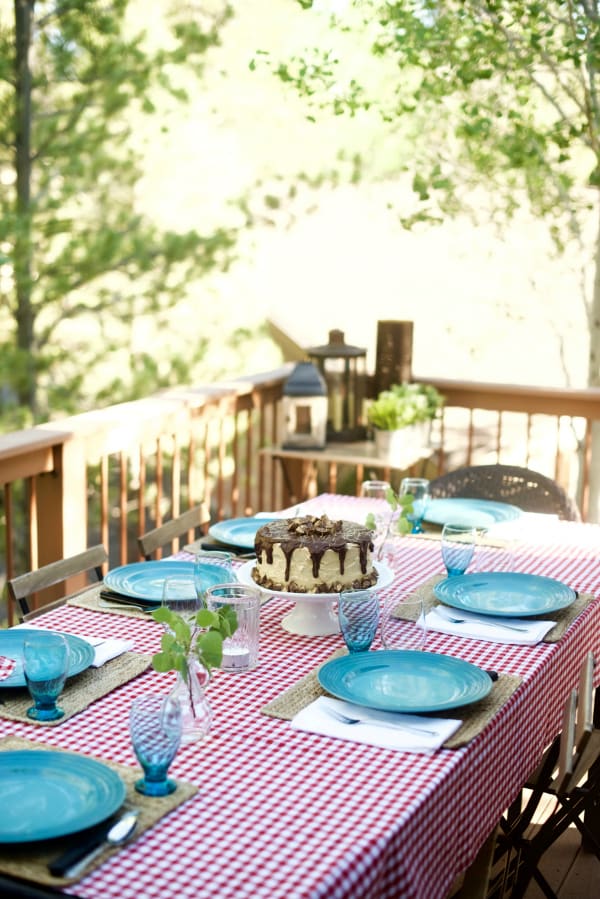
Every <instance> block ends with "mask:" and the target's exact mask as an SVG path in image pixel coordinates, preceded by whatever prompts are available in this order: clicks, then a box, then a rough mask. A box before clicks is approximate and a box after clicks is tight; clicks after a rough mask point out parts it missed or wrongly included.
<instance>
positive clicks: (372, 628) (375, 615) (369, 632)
mask: <svg viewBox="0 0 600 899" xmlns="http://www.w3.org/2000/svg"><path fill="white" fill-rule="evenodd" d="M338 619H339V622H340V630H341V632H342V637H343V638H344V643H345V644H346V646H347V647H348V651H349V652H365V651H366V650H367V649H370V647H371V643H372V642H373V640H374V639H375V634H376V633H377V626H378V624H379V595H378V593H377V591H376V590H348V591H346V592H342V593H340V595H339V598H338Z"/></svg>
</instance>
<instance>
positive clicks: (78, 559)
mask: <svg viewBox="0 0 600 899" xmlns="http://www.w3.org/2000/svg"><path fill="white" fill-rule="evenodd" d="M107 561H108V555H107V552H106V550H105V548H104V546H103V545H102V544H101V543H99V544H98V545H97V546H92V547H91V548H90V549H85V550H84V551H83V552H80V553H77V554H76V555H74V556H69V558H67V559H60V560H59V561H58V562H50V563H49V564H48V565H43V566H42V567H41V568H38V569H36V570H35V571H28V572H27V573H26V574H20V575H18V577H14V578H11V579H10V580H9V581H7V587H8V595H9V596H10V597H11V598H12V600H13V602H14V604H15V608H16V610H17V614H18V616H19V620H20V621H28V620H29V619H31V618H34V617H36V616H37V615H41V614H42V613H43V612H47V611H48V610H49V609H50V608H53V607H55V606H58V605H61V604H62V603H63V602H64V601H65V600H64V598H63V599H58V600H55V601H54V602H49V603H46V604H45V605H43V606H40V607H37V608H32V607H31V606H30V604H29V600H30V598H31V596H32V594H34V593H37V592H38V591H40V590H45V589H46V587H53V586H54V585H55V584H60V583H61V582H62V581H65V580H67V578H70V577H73V576H74V575H77V574H87V573H88V572H90V571H93V572H94V573H95V575H96V577H97V579H98V580H99V581H101V580H102V578H103V576H104V575H103V571H102V566H103V565H104V563H105V562H107Z"/></svg>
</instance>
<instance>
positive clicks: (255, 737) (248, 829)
mask: <svg viewBox="0 0 600 899" xmlns="http://www.w3.org/2000/svg"><path fill="white" fill-rule="evenodd" d="M364 502H365V501H363V500H360V499H357V498H354V497H347V496H333V495H324V496H320V497H317V498H315V499H314V500H310V501H308V502H306V503H304V504H303V506H302V510H303V512H304V511H306V512H310V513H313V514H320V513H321V512H323V511H327V512H328V513H329V514H330V516H331V517H337V518H352V519H355V520H359V521H363V520H364V515H365V506H364ZM599 549H600V527H598V526H595V525H582V524H572V523H566V522H560V523H557V524H556V526H555V527H554V528H553V529H551V531H550V532H549V536H548V539H547V540H546V542H539V541H537V540H533V541H532V542H531V543H527V544H524V543H521V544H519V546H518V549H517V556H516V558H515V562H516V566H517V567H518V570H522V571H529V572H531V573H535V574H545V575H549V576H551V577H556V578H559V579H560V580H562V581H565V582H567V583H569V584H570V585H571V586H572V587H574V588H575V589H577V590H579V591H585V592H591V593H592V594H594V596H597V595H598V593H599V590H600V553H599ZM180 557H182V558H185V554H180ZM394 567H395V570H396V577H395V580H394V582H393V584H391V585H390V586H389V587H388V588H387V590H386V591H383V592H385V593H388V592H390V591H394V590H398V589H406V588H411V587H415V586H418V585H419V584H420V583H423V581H425V580H427V579H428V578H429V577H431V576H432V575H433V574H436V573H442V572H443V567H442V564H441V555H440V545H439V541H436V540H427V539H419V538H416V539H415V538H410V537H409V538H405V539H402V540H399V541H398V547H397V550H396V552H395V558H394ZM289 609H290V602H289V601H288V600H284V599H282V598H278V597H275V598H274V599H271V600H270V601H269V602H268V603H267V604H266V605H265V606H264V609H263V610H262V612H261V640H260V665H259V667H258V669H256V670H255V671H254V672H251V673H247V674H237V675H236V674H226V673H223V672H216V673H215V676H214V678H213V681H212V683H211V686H210V689H209V698H210V701H211V704H212V707H213V711H214V724H213V729H212V733H211V734H210V736H209V737H208V739H207V740H205V741H204V742H202V743H199V744H194V745H192V746H187V747H184V748H182V749H181V750H180V751H179V753H178V755H177V757H176V759H175V762H174V763H173V767H172V773H173V775H174V776H176V777H179V778H182V779H186V780H189V781H193V782H194V783H196V784H198V786H199V788H200V789H199V793H198V794H197V796H195V797H194V798H192V799H191V800H189V801H187V802H186V803H184V804H183V805H182V806H181V807H180V808H178V809H176V810H175V811H173V812H172V813H170V814H169V815H168V816H167V817H165V818H163V819H162V821H161V822H160V823H159V824H157V825H156V826H155V827H154V828H152V829H151V830H150V831H148V832H147V833H145V834H143V835H142V836H140V837H139V838H138V839H137V840H135V841H134V842H133V843H132V844H131V845H130V846H127V847H125V848H124V849H123V850H122V851H121V852H119V853H118V854H117V855H115V856H114V857H113V858H111V859H110V860H108V861H107V862H106V863H105V864H103V865H102V866H101V867H99V868H97V869H96V870H95V871H93V872H92V873H90V874H89V875H88V876H87V877H85V878H84V879H83V880H82V881H80V882H79V883H78V884H76V886H75V887H71V889H70V890H69V892H71V893H76V894H77V895H78V896H81V897H90V899H91V897H103V899H105V897H115V899H117V897H118V899H151V897H156V899H185V897H189V899H278V897H279V899H321V897H322V899H325V897H326V899H362V897H370V899H396V897H402V899H404V897H406V899H442V897H444V896H445V895H446V894H447V892H448V889H449V887H450V885H451V884H452V882H453V880H454V878H455V876H456V875H457V874H458V873H459V872H460V871H461V870H464V869H465V868H466V867H467V866H468V864H469V863H470V862H471V861H472V860H473V858H474V857H475V855H476V853H477V850H478V849H479V847H480V845H481V844H482V842H483V840H484V839H485V837H486V835H487V834H488V832H489V831H490V829H491V828H492V827H493V825H494V824H495V822H496V821H497V819H498V818H499V816H500V814H501V813H502V812H503V811H504V809H505V808H506V806H507V805H508V804H509V803H510V802H511V800H512V799H513V798H514V796H515V795H516V793H517V792H518V790H519V788H520V786H521V785H522V784H523V782H524V781H525V779H526V777H527V775H528V774H529V773H530V771H531V769H532V768H533V767H534V765H535V763H536V761H537V759H538V758H539V755H540V754H541V752H542V750H543V748H544V747H545V745H546V744H547V743H548V742H549V741H550V739H551V738H552V737H553V736H554V734H555V733H556V732H557V730H558V729H559V726H560V716H561V712H562V706H563V703H564V700H565V698H566V695H567V693H568V691H569V690H570V689H571V688H572V687H573V686H574V685H575V684H576V682H577V674H578V669H579V666H580V663H581V661H582V659H583V657H584V655H585V653H586V652H587V651H588V650H590V649H592V650H594V652H595V653H596V654H598V656H599V657H600V602H599V601H598V600H596V601H594V602H593V603H592V604H591V605H590V606H589V607H588V608H587V609H586V610H585V611H584V612H583V613H582V614H581V615H580V616H579V618H578V619H577V620H576V622H575V623H574V624H573V625H572V626H571V627H570V629H569V630H568V632H567V633H566V635H565V636H564V637H563V638H562V639H561V641H560V642H559V643H556V644H540V645H539V646H536V647H523V646H513V645H500V644H493V643H487V642H480V641H476V640H463V639H458V638H456V637H450V636H447V635H443V634H429V635H428V640H427V650H429V651H433V652H445V653H449V654H452V655H457V656H460V657H462V658H464V659H466V660H468V661H471V662H474V663H476V664H478V665H480V666H481V667H483V668H493V669H496V670H497V671H500V672H504V673H507V674H518V675H520V676H521V677H522V678H523V682H522V684H521V686H520V687H519V689H518V690H517V691H516V692H515V693H514V694H513V696H512V697H511V699H510V700H509V702H508V703H507V704H506V706H504V707H503V708H502V709H501V711H500V712H499V713H498V714H497V716H496V717H495V718H494V720H493V721H492V722H491V723H490V725H489V726H488V727H487V728H486V729H485V730H484V731H483V732H482V733H481V734H480V735H479V736H478V737H477V738H476V739H474V740H473V741H471V743H469V744H468V745H467V746H466V747H464V748H462V749H460V750H442V751H439V752H437V753H435V754H433V755H425V754H422V755H420V754H409V753H404V752H395V751H391V750H384V749H379V748H375V747H370V746H365V745H361V744H358V743H353V742H349V741H345V740H335V739H330V738H327V737H322V736H318V735H311V734H305V733H300V732H296V731H292V730H291V729H290V727H289V724H288V723H287V722H285V721H283V720H280V719H276V718H271V717H268V716H266V715H262V714H261V713H260V709H261V707H262V706H264V705H265V704H266V703H267V702H269V701H270V700H271V699H273V698H275V697H276V696H277V695H279V694H280V693H281V692H282V691H283V690H284V689H285V688H287V687H289V686H291V685H292V684H294V683H295V682H297V681H298V680H299V679H300V678H301V677H302V676H303V675H305V674H306V673H308V672H309V671H311V670H312V669H314V668H315V666H316V665H318V664H319V663H320V662H322V661H323V660H324V659H326V658H327V657H328V656H329V655H330V654H331V653H332V652H333V651H334V650H336V649H338V648H339V647H340V646H341V645H342V639H341V637H340V636H339V635H334V636H328V637H301V636H297V635H293V634H290V633H288V632H286V631H285V630H284V629H283V628H282V627H281V619H282V617H283V615H284V614H285V613H286V612H287V611H288V610H289ZM36 623H37V622H36ZM39 623H40V624H44V625H48V626H51V627H53V628H62V629H64V630H68V631H70V632H72V633H79V634H82V635H86V636H87V635H94V636H114V637H129V638H132V639H133V640H134V641H135V648H136V650H139V651H142V652H153V651H156V650H157V649H158V646H159V641H160V634H161V629H160V627H159V625H157V624H156V623H155V622H153V621H151V620H138V619H134V618H126V617H124V616H120V615H109V614H98V613H94V612H91V611H87V610H84V609H80V608H76V607H72V606H61V607H60V608H58V609H55V610H53V611H52V612H50V613H48V614H47V615H46V616H44V617H43V618H40V619H39ZM374 648H376V645H375V646H374ZM173 679H174V675H173V674H157V673H156V672H153V671H149V672H148V673H146V674H144V675H142V676H141V677H139V678H137V679H136V680H134V681H132V682H130V683H127V684H125V685H124V686H122V687H120V688H119V689H118V690H115V691H114V692H113V693H111V694H110V695H109V696H107V697H105V698H103V699H100V700H98V701H97V702H95V703H93V705H91V706H90V707H89V708H88V709H87V710H86V711H85V712H83V713H81V714H79V715H76V716H75V717H73V718H71V719H70V720H69V721H67V722H65V723H64V724H63V725H61V726H60V727H55V728H48V729H44V728H42V727H39V726H35V725H29V724H22V723H17V722H9V721H4V720H2V719H0V735H4V734H19V735H21V736H24V737H27V738H29V739H33V740H37V741H40V742H44V743H47V744H49V745H56V746H60V747H62V748H64V749H71V750H78V751H80V752H82V753H86V754H90V755H95V756H99V757H101V758H106V759H114V760H115V761H118V762H122V763H125V764H130V765H135V764H136V761H135V758H134V755H133V751H132V749H131V743H130V739H129V733H128V720H127V719H128V712H129V706H130V703H131V700H132V698H133V697H134V696H136V695H139V694H141V693H144V692H163V691H165V692H166V691H167V690H168V689H169V688H170V686H171V684H172V683H173Z"/></svg>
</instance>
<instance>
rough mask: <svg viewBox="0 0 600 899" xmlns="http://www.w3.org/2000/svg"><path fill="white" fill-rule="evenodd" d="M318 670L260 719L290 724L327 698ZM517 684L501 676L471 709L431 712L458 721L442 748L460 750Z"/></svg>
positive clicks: (275, 701)
mask: <svg viewBox="0 0 600 899" xmlns="http://www.w3.org/2000/svg"><path fill="white" fill-rule="evenodd" d="M345 653H346V650H344V649H341V650H337V652H334V653H333V655H331V656H330V657H329V658H328V659H326V661H327V662H330V661H331V659H335V658H338V657H339V656H341V655H345ZM323 664H325V662H323ZM320 667H321V666H320V665H319V668H320ZM319 668H315V670H314V671H310V672H309V673H308V674H306V675H305V676H304V677H303V678H302V679H301V680H299V681H298V683H297V684H294V685H293V686H292V687H289V688H288V689H287V690H285V691H284V692H283V693H281V694H280V695H279V696H277V697H275V699H272V700H271V702H269V703H267V705H265V706H263V708H262V709H261V712H262V713H263V714H264V715H270V716H271V717H272V718H283V719H284V720H285V721H291V720H292V718H293V717H294V715H296V714H297V713H298V712H300V711H301V710H302V709H303V708H305V707H306V706H307V705H309V704H310V703H311V702H313V701H314V700H315V699H318V698H319V696H329V695H330V694H329V693H328V692H327V690H324V689H323V687H322V686H321V684H320V683H319V679H318V671H319ZM520 683H521V678H520V677H515V676H513V675H509V674H501V675H500V676H499V677H498V680H497V681H495V682H494V684H493V686H492V689H491V690H490V692H489V693H488V695H487V696H485V697H484V698H483V699H480V700H479V701H478V702H474V703H472V705H467V706H461V707H460V708H455V709H449V710H448V712H435V714H434V715H433V717H435V718H460V719H461V720H462V724H461V726H460V727H459V728H458V730H457V731H455V732H454V733H453V734H452V736H451V737H449V738H448V739H447V740H446V742H445V743H444V744H443V748H444V749H459V748H460V747H461V746H464V745H465V744H466V743H469V742H470V741H471V740H472V739H473V737H476V736H477V734H479V733H481V731H482V730H483V729H484V727H486V725H487V724H488V723H489V722H490V721H491V719H492V718H493V717H494V715H495V714H496V712H497V711H498V710H499V709H500V708H501V707H502V706H503V705H504V704H505V703H506V702H507V701H508V699H509V698H510V697H511V696H512V694H513V693H514V692H515V690H516V689H517V687H518V686H519V684H520ZM424 717H426V716H424Z"/></svg>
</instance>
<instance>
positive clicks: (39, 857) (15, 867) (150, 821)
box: [0, 736, 198, 887]
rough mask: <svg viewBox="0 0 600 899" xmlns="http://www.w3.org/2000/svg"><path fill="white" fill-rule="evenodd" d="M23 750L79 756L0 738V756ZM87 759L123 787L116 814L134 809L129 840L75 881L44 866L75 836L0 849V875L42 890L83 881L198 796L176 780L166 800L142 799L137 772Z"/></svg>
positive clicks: (139, 772) (195, 789) (105, 853)
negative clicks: (110, 773)
mask: <svg viewBox="0 0 600 899" xmlns="http://www.w3.org/2000/svg"><path fill="white" fill-rule="evenodd" d="M23 749H25V750H27V749H36V750H53V751H55V752H56V751H58V752H66V753H68V754H71V755H79V753H76V752H70V750H66V749H64V750H63V749H60V748H59V747H53V746H46V745H45V744H43V743H36V742H34V741H33V740H26V739H25V738H23V737H13V736H9V737H2V738H0V752H2V751H3V750H23ZM88 758H94V759H95V760H96V761H98V762H102V764H104V765H106V766H107V767H108V768H111V769H112V770H113V771H116V772H117V774H119V775H120V777H121V779H122V780H123V782H124V783H125V787H126V789H127V794H126V797H125V801H124V803H123V805H122V806H121V808H120V810H119V812H117V813H116V814H120V813H122V812H124V811H126V810H127V809H138V811H139V815H138V819H137V825H136V828H135V830H134V831H133V834H132V835H131V837H130V838H129V839H128V841H127V842H126V843H123V844H122V845H120V846H109V845H108V844H107V845H106V846H105V848H104V849H103V850H102V852H101V853H100V854H99V855H97V856H96V857H95V858H94V859H90V861H89V864H88V865H87V866H86V867H85V869H84V870H83V871H82V872H81V873H80V874H79V875H78V876H77V877H70V878H67V877H56V876H53V875H52V874H51V873H50V871H49V870H48V864H49V863H50V862H52V861H53V860H54V859H56V858H58V856H60V855H61V854H62V853H63V852H64V851H65V850H66V849H69V848H70V847H71V846H73V845H74V844H75V843H76V841H77V837H78V834H77V833H75V834H70V835H68V836H65V837H56V838H54V839H52V840H40V841H39V843H38V842H33V843H27V844H18V843H11V844H5V845H0V872H1V873H2V874H7V875H9V876H11V877H16V878H19V879H24V880H28V881H33V882H34V883H39V884H43V885H45V886H54V887H61V886H66V885H68V884H71V883H76V882H77V881H78V880H82V879H83V878H84V877H87V875H88V874H89V873H90V871H92V870H93V869H94V868H97V867H98V866H99V865H101V864H103V863H104V862H105V861H106V859H107V858H109V857H110V856H111V855H114V854H115V853H116V852H120V851H121V850H123V849H124V848H125V847H126V846H128V845H130V844H131V843H133V842H134V841H135V840H136V839H137V838H138V837H139V836H140V835H141V834H143V833H144V832H145V831H147V830H149V829H150V828H151V827H153V826H154V825H155V824H156V823H157V821H159V820H160V819H161V818H163V817H164V816H165V815H167V814H168V813H169V812H171V811H173V809H175V808H177V806H179V805H181V804H182V803H184V802H186V800H188V799H190V798H191V797H192V796H194V794H195V793H197V792H198V787H197V786H195V785H194V784H191V783H188V782H187V781H181V780H176V783H177V789H176V790H175V791H174V792H173V793H170V794H169V795H168V796H144V795H142V793H138V792H137V791H136V789H135V787H134V784H135V782H136V781H137V780H139V779H140V777H141V776H142V769H141V768H137V767H135V768H134V767H131V766H129V765H122V764H120V763H119V762H113V761H110V760H109V759H103V758H100V757H98V756H88Z"/></svg>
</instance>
